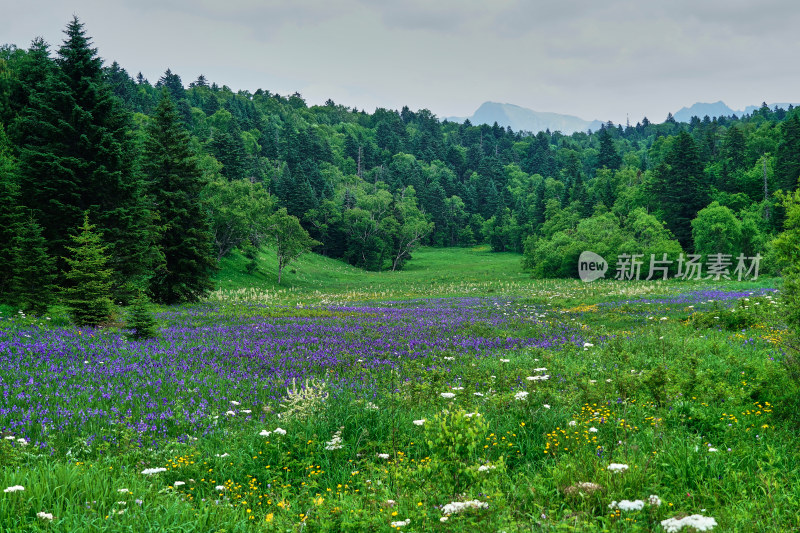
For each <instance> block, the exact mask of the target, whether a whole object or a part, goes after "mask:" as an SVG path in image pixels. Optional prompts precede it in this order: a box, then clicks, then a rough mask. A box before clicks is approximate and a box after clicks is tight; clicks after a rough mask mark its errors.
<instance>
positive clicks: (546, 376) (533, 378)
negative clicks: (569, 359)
mask: <svg viewBox="0 0 800 533" xmlns="http://www.w3.org/2000/svg"><path fill="white" fill-rule="evenodd" d="M525 379H527V380H528V381H547V380H548V379H550V375H549V374H542V375H541V376H528V377H527V378H525Z"/></svg>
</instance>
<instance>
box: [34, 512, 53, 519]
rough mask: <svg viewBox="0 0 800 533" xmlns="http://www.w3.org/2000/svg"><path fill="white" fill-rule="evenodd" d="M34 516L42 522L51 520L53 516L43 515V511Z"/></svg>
mask: <svg viewBox="0 0 800 533" xmlns="http://www.w3.org/2000/svg"><path fill="white" fill-rule="evenodd" d="M36 516H38V517H39V518H41V519H42V520H52V519H53V515H52V514H50V513H45V512H44V511H39V512H38V513H36Z"/></svg>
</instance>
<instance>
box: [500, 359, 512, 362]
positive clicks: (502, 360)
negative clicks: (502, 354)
mask: <svg viewBox="0 0 800 533" xmlns="http://www.w3.org/2000/svg"><path fill="white" fill-rule="evenodd" d="M500 362H501V363H510V362H511V359H500Z"/></svg>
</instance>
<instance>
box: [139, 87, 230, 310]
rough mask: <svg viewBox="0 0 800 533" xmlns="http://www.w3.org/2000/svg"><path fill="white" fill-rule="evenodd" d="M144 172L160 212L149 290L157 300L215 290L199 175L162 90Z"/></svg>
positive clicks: (149, 133)
mask: <svg viewBox="0 0 800 533" xmlns="http://www.w3.org/2000/svg"><path fill="white" fill-rule="evenodd" d="M142 172H143V173H144V175H145V176H146V180H147V191H148V194H149V196H150V198H152V201H153V209H154V210H155V211H156V213H157V214H158V221H159V224H160V232H159V236H158V240H157V245H158V249H159V251H160V255H161V257H162V259H163V260H162V262H161V263H160V265H159V266H158V268H156V269H155V272H154V275H153V277H152V279H151V283H150V291H151V293H152V294H153V297H154V299H155V300H156V301H158V302H160V303H166V304H173V303H178V302H194V301H197V300H199V299H200V298H201V297H203V296H204V295H205V294H206V293H207V292H208V291H209V290H211V289H212V288H213V284H212V282H211V275H212V274H213V272H214V268H215V264H216V261H215V257H214V252H213V240H212V237H211V233H210V229H209V224H208V220H207V218H206V216H205V213H204V211H203V206H202V204H201V197H200V194H201V192H202V189H203V186H204V182H203V178H202V173H201V171H200V169H199V168H198V166H197V160H196V157H195V156H194V154H193V153H192V152H191V150H190V148H189V134H188V133H187V132H186V130H184V129H183V127H182V126H181V123H180V119H179V118H178V115H177V113H176V111H175V105H174V104H173V102H172V98H171V97H170V96H169V92H167V91H166V89H165V90H163V91H162V96H161V101H160V102H159V104H158V107H156V111H155V114H154V116H153V117H152V120H151V122H150V123H149V124H148V126H147V136H146V139H145V142H144V148H143V154H142Z"/></svg>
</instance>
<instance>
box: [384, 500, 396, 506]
mask: <svg viewBox="0 0 800 533" xmlns="http://www.w3.org/2000/svg"><path fill="white" fill-rule="evenodd" d="M396 503H397V502H396V501H394V500H386V504H387V505H388V506H389V507H394V504H396Z"/></svg>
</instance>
